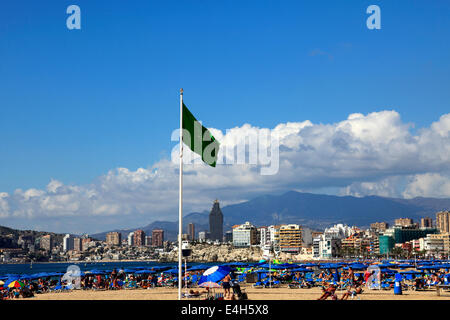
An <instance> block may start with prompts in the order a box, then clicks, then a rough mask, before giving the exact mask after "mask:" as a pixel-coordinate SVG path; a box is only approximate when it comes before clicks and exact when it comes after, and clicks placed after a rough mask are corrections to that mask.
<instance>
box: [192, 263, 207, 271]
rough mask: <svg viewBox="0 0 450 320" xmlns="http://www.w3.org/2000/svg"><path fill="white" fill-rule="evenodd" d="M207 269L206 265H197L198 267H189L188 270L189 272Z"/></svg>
mask: <svg viewBox="0 0 450 320" xmlns="http://www.w3.org/2000/svg"><path fill="white" fill-rule="evenodd" d="M208 268H209V266H207V265H204V264H199V265H196V266H193V267H190V268H189V269H188V270H189V271H197V270H206V269H208Z"/></svg>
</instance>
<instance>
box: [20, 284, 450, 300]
mask: <svg viewBox="0 0 450 320" xmlns="http://www.w3.org/2000/svg"><path fill="white" fill-rule="evenodd" d="M242 288H243V289H245V291H246V292H247V295H248V297H249V299H250V300H315V299H317V298H319V297H320V296H321V294H322V291H321V289H320V288H311V289H290V288H287V287H282V288H265V289H257V288H253V287H251V286H250V285H243V286H242ZM195 290H199V289H195ZM200 290H201V288H200ZM183 292H185V291H184V290H183ZM216 292H217V293H219V292H223V291H222V290H220V289H216ZM344 292H345V291H337V296H338V297H339V298H340V297H341V296H342V295H343V294H344ZM177 294H178V289H177V288H152V289H149V290H145V289H125V290H117V291H116V290H109V291H92V290H86V291H85V290H75V291H71V292H60V293H45V294H38V295H36V296H35V297H34V298H29V299H26V300H176V299H177ZM20 300H25V299H20ZM193 300H199V299H198V298H196V299H193ZM328 300H330V299H328ZM349 300H351V298H350V297H349ZM354 300H450V292H448V291H442V290H441V296H437V294H436V290H434V289H433V290H427V291H410V290H408V291H403V294H402V295H394V291H393V290H389V291H387V290H386V291H385V290H364V292H363V293H362V294H360V295H358V296H357V297H356V298H355V299H354Z"/></svg>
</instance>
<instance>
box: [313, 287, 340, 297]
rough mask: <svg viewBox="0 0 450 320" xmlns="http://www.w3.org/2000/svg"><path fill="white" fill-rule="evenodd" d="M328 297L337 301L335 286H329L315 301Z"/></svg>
mask: <svg viewBox="0 0 450 320" xmlns="http://www.w3.org/2000/svg"><path fill="white" fill-rule="evenodd" d="M329 297H331V299H332V300H337V296H336V286H335V285H333V284H330V285H329V286H328V288H327V289H325V288H324V289H323V293H322V295H321V296H320V298H319V299H317V300H326V299H328V298H329Z"/></svg>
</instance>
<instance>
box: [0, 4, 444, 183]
mask: <svg viewBox="0 0 450 320" xmlns="http://www.w3.org/2000/svg"><path fill="white" fill-rule="evenodd" d="M374 3H376V4H378V5H379V6H380V8H381V13H382V29H381V30H368V29H367V28H366V24H365V21H366V18H367V17H368V15H367V14H366V13H365V9H366V8H367V6H368V5H370V4H374ZM70 4H77V5H79V6H80V8H81V14H82V30H79V31H75V30H74V31H70V30H68V29H67V28H66V24H65V20H66V17H67V16H68V15H67V14H66V13H65V11H66V8H67V6H68V5H70ZM449 13H450V4H449V3H448V2H447V1H432V2H430V1H395V2H393V1H377V2H373V1H371V2H368V1H339V2H338V1H148V2H144V1H127V2H126V3H125V2H123V1H98V0H97V1H82V0H77V1H43V2H42V1H39V2H36V1H21V0H18V1H8V2H2V4H1V10H0V38H1V42H0V72H1V77H0V87H1V88H2V89H1V91H0V99H1V100H0V101H1V102H0V104H1V107H0V108H1V109H0V110H1V117H0V136H1V137H2V146H1V149H0V177H1V179H0V189H1V190H2V191H12V190H14V189H15V188H28V187H43V186H45V185H46V184H47V183H48V181H49V179H50V178H55V179H60V180H62V181H64V182H67V183H87V182H89V181H91V180H92V179H93V178H95V177H96V176H98V175H99V174H102V173H105V172H107V171H108V170H109V169H111V168H114V167H117V166H124V167H128V168H138V167H140V166H147V165H150V164H152V163H154V162H155V161H157V160H158V159H159V158H160V157H161V156H162V155H163V156H164V155H168V153H169V152H170V149H171V147H172V146H173V143H172V142H170V139H169V137H170V133H171V131H172V130H173V129H174V128H175V127H176V126H177V124H178V90H179V88H180V87H183V88H184V89H185V100H186V103H187V104H188V106H190V107H191V108H192V109H193V112H194V113H195V114H196V115H197V116H198V118H200V119H202V120H203V121H204V123H205V124H206V125H210V126H214V127H215V128H219V129H226V128H231V127H234V126H238V125H242V124H244V123H247V122H248V123H251V124H253V125H255V126H263V127H269V128H270V127H274V126H275V125H276V124H277V123H280V122H287V121H303V120H306V119H309V120H311V121H313V122H315V123H316V122H317V123H320V122H323V123H328V122H334V121H339V120H342V119H345V118H346V116H347V115H348V114H349V113H353V112H360V113H364V114H365V113H368V112H372V111H379V110H382V109H395V110H397V111H398V112H399V113H400V114H401V116H402V119H403V120H404V121H405V122H414V123H415V124H416V126H417V127H422V126H427V125H429V124H430V123H431V122H432V121H436V120H437V119H438V118H439V116H440V115H441V114H443V113H444V112H447V111H448V101H449V100H450V90H449V81H448V80H449V79H448V78H449V74H450V64H449V62H448V61H449V59H450V55H449V52H450V50H449V47H450V42H449V41H448V38H449V30H450V20H449V19H448V16H449Z"/></svg>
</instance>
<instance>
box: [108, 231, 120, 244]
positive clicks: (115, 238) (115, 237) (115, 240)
mask: <svg viewBox="0 0 450 320" xmlns="http://www.w3.org/2000/svg"><path fill="white" fill-rule="evenodd" d="M106 243H107V244H108V245H110V246H120V245H121V244H122V234H121V233H120V232H109V233H107V234H106Z"/></svg>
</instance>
